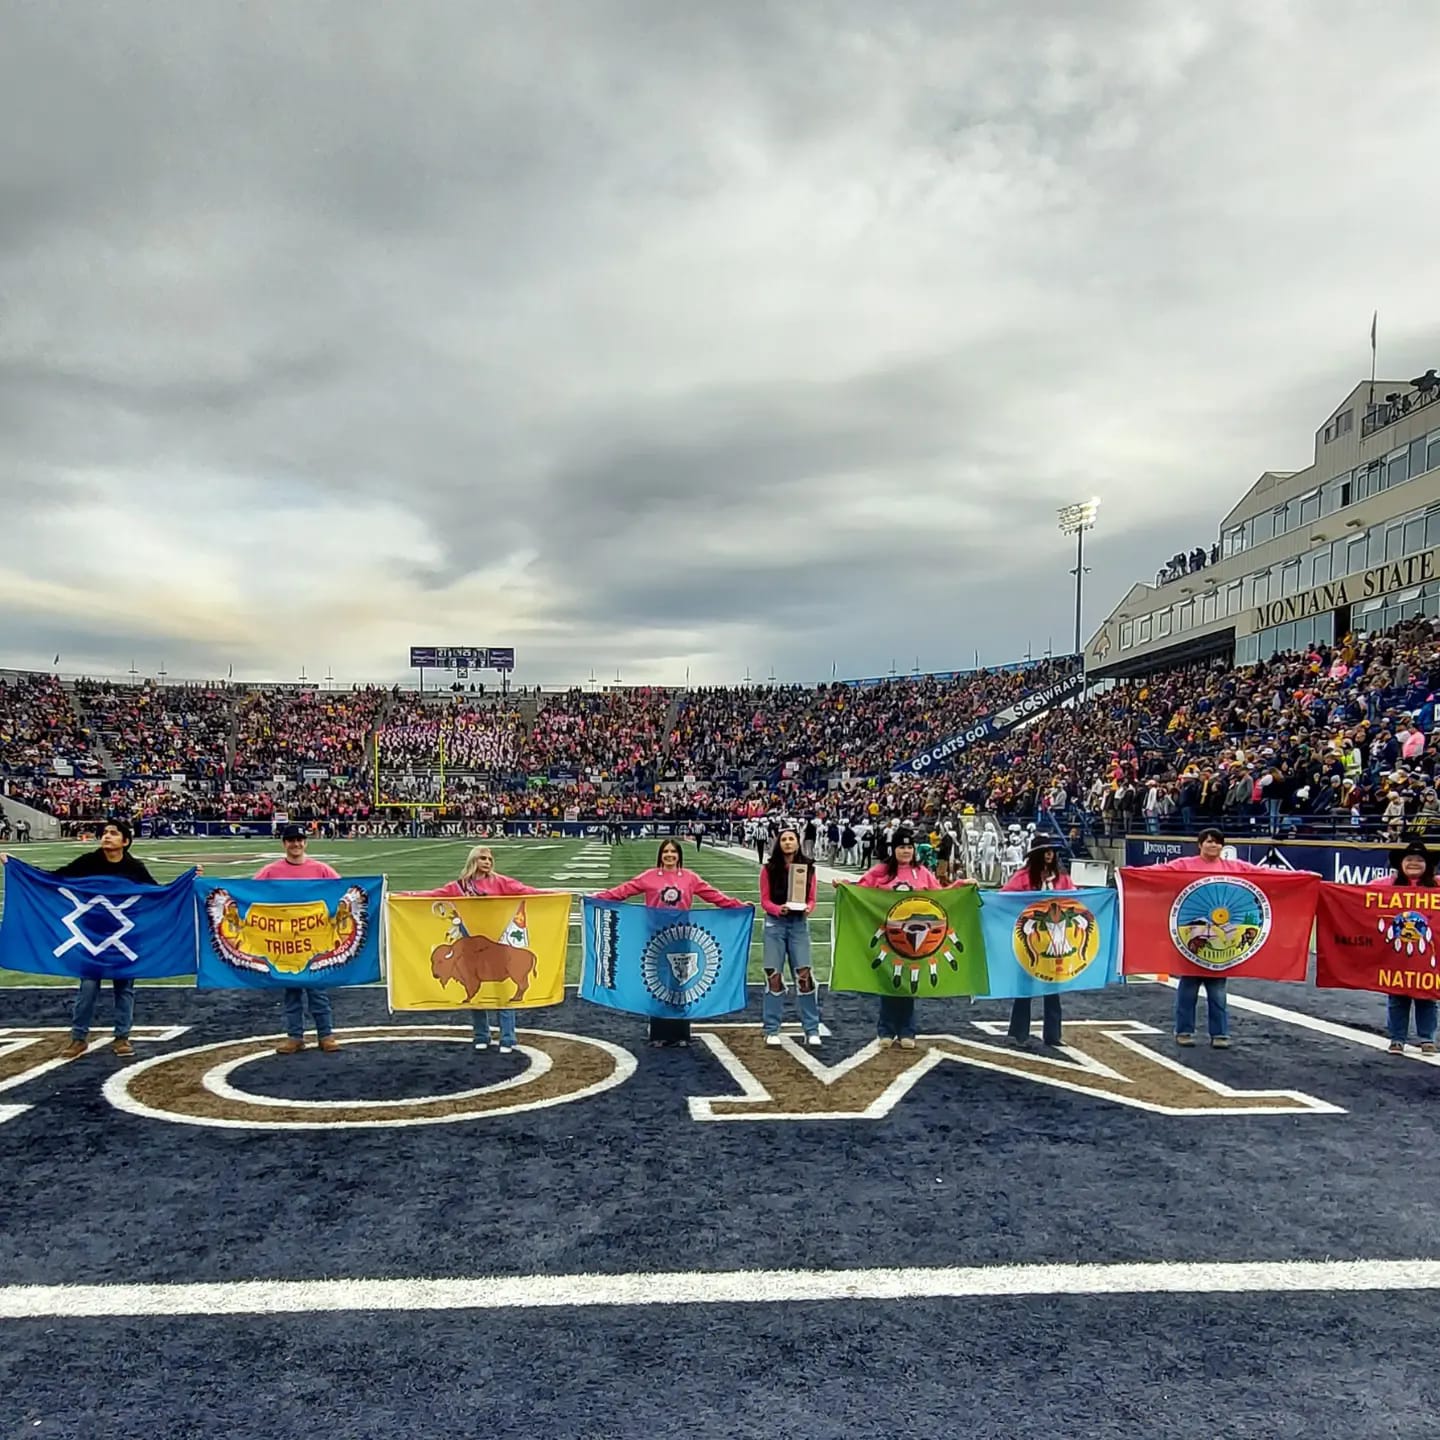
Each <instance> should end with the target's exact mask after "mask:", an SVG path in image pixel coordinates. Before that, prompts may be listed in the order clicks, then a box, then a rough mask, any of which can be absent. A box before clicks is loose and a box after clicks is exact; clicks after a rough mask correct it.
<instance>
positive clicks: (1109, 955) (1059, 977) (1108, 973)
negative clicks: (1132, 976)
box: [977, 886, 1120, 1000]
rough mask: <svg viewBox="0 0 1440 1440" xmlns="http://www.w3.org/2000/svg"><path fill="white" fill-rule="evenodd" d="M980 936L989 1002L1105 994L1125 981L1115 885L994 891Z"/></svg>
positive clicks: (986, 904) (987, 901) (985, 907)
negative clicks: (1066, 993)
mask: <svg viewBox="0 0 1440 1440" xmlns="http://www.w3.org/2000/svg"><path fill="white" fill-rule="evenodd" d="M980 930H981V933H982V934H983V935H984V937H985V963H986V966H987V967H988V969H989V971H990V988H989V989H988V990H987V991H986V992H985V998H987V999H991V1000H1009V999H1016V998H1023V997H1026V996H1030V997H1033V996H1036V995H1058V994H1060V993H1061V992H1062V991H1065V990H1099V989H1100V988H1101V987H1102V986H1105V985H1113V984H1115V983H1116V981H1118V980H1119V978H1120V924H1119V910H1118V906H1117V903H1116V895H1115V892H1114V891H1113V890H1111V889H1110V888H1109V887H1108V886H1106V887H1104V888H1103V889H1093V890H1090V889H1087V890H1044V891H1025V890H1015V891H1000V892H992V893H990V894H987V895H986V896H985V899H984V903H983V905H982V906H981V910H980ZM977 998H979V997H977Z"/></svg>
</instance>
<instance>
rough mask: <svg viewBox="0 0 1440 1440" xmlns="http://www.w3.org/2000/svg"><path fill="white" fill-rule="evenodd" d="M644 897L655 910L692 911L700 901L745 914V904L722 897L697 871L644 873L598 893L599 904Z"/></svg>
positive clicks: (650, 871)
mask: <svg viewBox="0 0 1440 1440" xmlns="http://www.w3.org/2000/svg"><path fill="white" fill-rule="evenodd" d="M632 895H643V896H644V897H645V904H646V905H647V906H649V907H650V908H651V909H656V908H660V907H664V908H665V909H668V910H688V909H689V908H690V907H691V905H692V904H694V902H695V899H696V897H697V896H698V897H699V898H700V899H701V900H708V901H709V902H710V904H712V905H718V906H719V907H720V908H721V909H722V910H743V909H744V908H745V902H744V901H743V900H733V899H731V897H730V896H729V895H725V894H722V893H721V892H720V891H719V890H717V889H716V888H715V887H714V886H713V885H712V884H711V883H710V882H709V881H708V880H706V879H704V878H702V877H701V876H699V875H697V874H696V873H695V872H694V871H693V870H642V871H641V872H640V874H638V875H637V876H635V878H634V879H633V880H622V881H621V882H620V884H618V885H612V886H611V887H610V888H609V889H608V890H597V891H596V892H595V899H597V900H628V899H629V898H630V897H631V896H632Z"/></svg>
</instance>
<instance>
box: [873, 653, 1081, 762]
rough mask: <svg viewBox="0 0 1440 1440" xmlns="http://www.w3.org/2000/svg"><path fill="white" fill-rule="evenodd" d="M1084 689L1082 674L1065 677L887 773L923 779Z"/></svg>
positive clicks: (987, 716)
mask: <svg viewBox="0 0 1440 1440" xmlns="http://www.w3.org/2000/svg"><path fill="white" fill-rule="evenodd" d="M1084 689H1085V675H1084V673H1083V672H1077V673H1076V674H1074V675H1067V676H1066V677H1065V678H1064V679H1063V680H1057V681H1055V683H1054V684H1053V685H1043V686H1041V688H1040V689H1038V690H1032V691H1031V692H1030V693H1029V694H1028V695H1022V696H1021V697H1020V699H1018V700H1016V701H1014V702H1013V703H1012V704H1010V705H1007V706H1005V708H1004V709H1003V710H996V711H995V712H994V713H993V714H990V715H984V716H982V717H981V718H980V719H978V720H976V721H974V722H973V723H972V724H970V725H968V726H967V727H966V728H965V729H964V730H962V731H960V733H959V734H958V735H951V736H950V737H949V739H947V740H941V741H939V742H938V743H937V744H935V745H932V746H931V747H930V748H929V749H928V750H926V751H924V752H923V753H922V754H919V755H917V756H915V758H914V759H913V760H907V761H905V762H904V763H903V764H902V763H900V762H899V761H897V762H896V763H895V764H893V765H892V766H891V767H890V770H891V773H892V774H900V775H924V774H926V773H928V772H929V771H930V770H933V769H934V768H936V767H937V766H944V765H948V764H950V763H951V761H953V760H955V759H956V758H957V757H958V756H961V755H963V754H964V753H965V752H966V751H967V750H968V749H970V747H971V746H972V745H979V744H981V743H983V742H984V741H986V740H995V739H998V738H999V737H1000V736H1002V735H1008V734H1009V733H1010V732H1011V731H1012V730H1018V729H1019V728H1020V726H1021V725H1023V724H1024V723H1025V722H1026V721H1027V720H1033V719H1034V718H1035V717H1036V716H1037V715H1043V714H1044V713H1045V712H1046V711H1047V710H1052V709H1054V707H1055V706H1056V705H1063V704H1064V703H1065V701H1067V700H1069V699H1071V698H1073V697H1074V696H1076V695H1079V694H1080V693H1081V692H1082V691H1083V690H1084Z"/></svg>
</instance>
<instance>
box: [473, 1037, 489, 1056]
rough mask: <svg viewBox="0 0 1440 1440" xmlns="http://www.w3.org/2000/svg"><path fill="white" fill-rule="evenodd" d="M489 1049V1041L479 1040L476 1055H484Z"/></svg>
mask: <svg viewBox="0 0 1440 1440" xmlns="http://www.w3.org/2000/svg"><path fill="white" fill-rule="evenodd" d="M489 1048H490V1042H489V1041H488V1040H477V1041H476V1042H475V1050H476V1053H477V1054H479V1053H483V1052H484V1051H486V1050H488V1049H489Z"/></svg>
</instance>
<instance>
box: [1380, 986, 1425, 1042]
mask: <svg viewBox="0 0 1440 1440" xmlns="http://www.w3.org/2000/svg"><path fill="white" fill-rule="evenodd" d="M1411 1003H1412V1000H1411V997H1410V996H1409V995H1387V996H1386V997H1385V1029H1386V1031H1387V1032H1388V1033H1389V1036H1390V1043H1391V1044H1392V1045H1403V1044H1404V1043H1405V1042H1406V1041H1407V1040H1408V1039H1409V1038H1410V1005H1411ZM1413 1003H1414V1005H1415V1033H1416V1034H1417V1035H1418V1036H1419V1037H1420V1039H1421V1041H1422V1042H1428V1043H1429V1044H1431V1045H1433V1044H1434V1043H1435V1015H1436V1012H1435V1002H1434V1001H1433V1000H1415V1001H1414V1002H1413Z"/></svg>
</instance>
